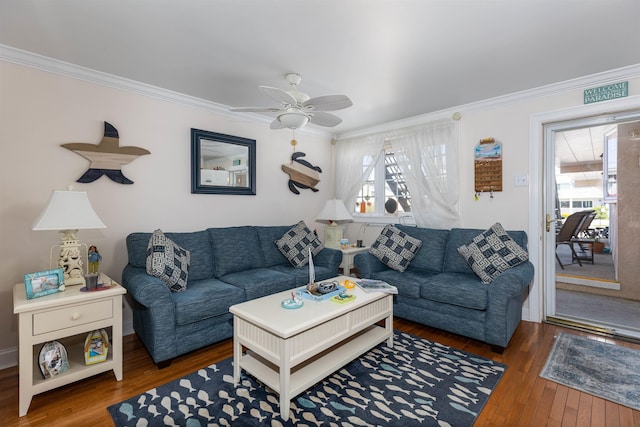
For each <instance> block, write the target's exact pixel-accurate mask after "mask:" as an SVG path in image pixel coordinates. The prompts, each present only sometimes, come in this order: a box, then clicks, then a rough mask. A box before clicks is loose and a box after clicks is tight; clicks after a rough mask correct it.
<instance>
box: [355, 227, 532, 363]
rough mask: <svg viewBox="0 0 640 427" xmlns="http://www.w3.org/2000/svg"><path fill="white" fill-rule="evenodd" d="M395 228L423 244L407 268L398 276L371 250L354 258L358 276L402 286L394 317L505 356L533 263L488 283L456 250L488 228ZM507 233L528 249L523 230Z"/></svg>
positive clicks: (530, 277) (518, 319)
mask: <svg viewBox="0 0 640 427" xmlns="http://www.w3.org/2000/svg"><path fill="white" fill-rule="evenodd" d="M397 228H398V229H400V230H401V231H403V232H405V233H406V234H408V235H409V236H412V237H415V238H417V239H419V240H421V241H422V247H421V248H420V249H419V250H418V251H417V253H416V256H415V258H414V259H413V260H412V261H411V263H410V264H409V267H408V268H407V269H406V270H405V271H404V272H399V271H396V270H392V269H390V268H388V267H387V266H386V265H385V264H383V263H382V262H380V261H379V260H378V258H376V257H375V256H373V255H372V254H370V253H368V252H365V253H360V254H358V255H356V256H355V257H354V265H355V267H356V268H357V269H358V271H359V274H360V277H363V278H370V279H378V280H384V281H386V282H387V283H390V284H392V285H394V286H396V287H397V288H398V295H397V298H394V305H393V314H394V316H397V317H400V318H403V319H408V320H412V321H414V322H418V323H421V324H423V325H427V326H432V327H434V328H438V329H442V330H445V331H448V332H453V333H455V334H459V335H463V336H466V337H469V338H473V339H476V340H479V341H483V342H486V343H488V344H490V345H491V347H492V349H493V350H494V351H496V352H498V353H502V352H503V351H504V349H505V347H507V344H508V343H509V340H510V339H511V336H512V335H513V333H514V331H515V329H516V327H517V326H518V323H519V322H520V320H521V318H522V303H523V301H524V298H525V297H526V294H527V292H528V288H529V285H530V283H531V281H532V280H533V273H534V269H533V264H531V262H530V261H526V262H524V263H522V264H520V265H518V266H516V267H513V268H511V269H509V270H507V271H505V272H503V273H501V274H500V275H499V276H497V277H496V278H495V279H494V280H493V281H492V282H491V283H490V284H484V283H482V281H481V280H480V278H479V277H478V276H477V275H476V274H475V273H474V272H473V270H472V269H471V267H469V265H468V264H467V262H466V260H465V259H464V258H463V257H462V255H460V254H459V253H458V251H457V248H458V247H460V246H462V245H465V244H468V243H469V242H470V241H471V240H472V239H473V238H474V237H476V236H477V235H478V234H480V233H482V232H483V231H484V230H477V229H469V228H454V229H451V230H437V229H431V228H420V227H411V226H403V225H397ZM508 234H509V236H510V237H511V238H512V239H513V240H515V241H516V243H518V244H519V245H520V246H521V247H522V248H523V249H526V248H527V235H526V233H525V232H524V231H508Z"/></svg>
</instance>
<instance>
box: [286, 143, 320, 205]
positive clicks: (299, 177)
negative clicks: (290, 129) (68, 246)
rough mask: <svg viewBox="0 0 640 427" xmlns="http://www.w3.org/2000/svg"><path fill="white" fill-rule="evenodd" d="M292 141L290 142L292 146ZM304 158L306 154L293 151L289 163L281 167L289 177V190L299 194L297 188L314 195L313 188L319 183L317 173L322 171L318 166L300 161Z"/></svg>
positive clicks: (315, 190)
mask: <svg viewBox="0 0 640 427" xmlns="http://www.w3.org/2000/svg"><path fill="white" fill-rule="evenodd" d="M293 141H295V139H294V140H293ZM293 141H291V144H292V145H293ZM294 150H295V149H294ZM304 156H306V154H304V153H302V152H295V151H294V152H293V154H292V155H291V163H289V164H288V165H282V170H283V171H284V172H285V173H286V174H287V175H289V190H291V192H292V193H294V194H300V191H299V190H298V188H302V189H305V190H306V189H310V190H311V191H313V192H314V193H315V192H317V191H318V189H317V188H315V186H316V184H318V183H319V182H320V174H319V173H318V172H320V173H322V169H320V166H313V165H312V164H311V163H309V162H308V161H306V160H303V159H301V157H304ZM296 187H297V188H296Z"/></svg>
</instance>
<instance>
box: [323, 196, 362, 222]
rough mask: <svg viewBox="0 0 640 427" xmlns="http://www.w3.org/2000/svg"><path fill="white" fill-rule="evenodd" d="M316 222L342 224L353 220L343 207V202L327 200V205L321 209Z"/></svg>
mask: <svg viewBox="0 0 640 427" xmlns="http://www.w3.org/2000/svg"><path fill="white" fill-rule="evenodd" d="M316 221H318V222H324V223H331V222H335V223H338V224H341V223H344V222H351V221H353V218H352V217H351V214H349V211H347V208H346V207H345V206H344V202H343V201H342V200H340V199H330V200H327V203H326V204H325V205H324V208H322V211H321V212H320V214H318V217H317V218H316Z"/></svg>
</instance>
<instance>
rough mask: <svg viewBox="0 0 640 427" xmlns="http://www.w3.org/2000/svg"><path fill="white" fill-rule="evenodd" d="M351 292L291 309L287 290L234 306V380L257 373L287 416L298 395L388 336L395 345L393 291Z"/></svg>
mask: <svg viewBox="0 0 640 427" xmlns="http://www.w3.org/2000/svg"><path fill="white" fill-rule="evenodd" d="M347 278H348V277H345V276H340V277H337V278H335V279H332V280H340V281H343V280H345V279H347ZM350 279H351V280H356V279H354V278H350ZM347 291H348V293H351V294H354V295H355V296H356V299H355V300H353V301H351V302H348V303H345V304H338V303H335V302H333V301H330V300H326V301H319V302H318V301H311V300H304V306H302V307H301V308H298V309H293V310H289V309H285V308H282V307H281V305H280V303H281V301H282V300H283V299H286V298H289V297H290V296H291V292H290V291H285V292H280V293H277V294H274V295H269V296H266V297H263V298H258V299H255V300H252V301H247V302H244V303H241V304H237V305H233V306H231V307H230V308H229V311H231V313H233V315H234V319H233V378H234V381H235V384H236V385H237V384H238V382H239V380H240V371H241V369H244V370H245V371H246V372H247V373H249V374H251V375H253V376H254V377H256V378H258V379H259V380H260V381H262V382H263V383H264V384H266V385H267V386H269V387H270V388H271V389H272V390H274V391H275V392H277V393H278V394H279V396H280V416H281V417H282V419H283V420H285V421H286V420H288V419H289V409H290V403H291V399H293V398H294V397H295V396H297V395H298V394H300V393H302V392H303V391H305V390H307V389H308V388H309V387H311V386H312V385H314V384H316V383H317V382H319V381H320V380H322V379H324V378H325V377H327V376H328V375H329V374H331V373H332V372H335V371H336V370H338V369H339V368H341V367H342V366H344V365H346V364H347V363H349V362H350V361H352V360H354V359H355V358H356V357H358V356H360V355H361V354H363V353H365V352H366V351H368V350H370V349H371V348H373V347H375V346H376V345H378V344H380V343H381V342H383V341H384V340H387V345H388V346H389V347H391V346H392V345H393V306H392V304H393V300H392V296H391V295H389V294H385V293H381V292H375V293H366V292H364V291H362V290H361V289H360V288H358V287H357V286H356V287H355V288H353V289H349V290H347ZM379 322H381V323H380V324H378V323H379ZM243 348H245V349H246V350H247V351H246V353H244V352H243Z"/></svg>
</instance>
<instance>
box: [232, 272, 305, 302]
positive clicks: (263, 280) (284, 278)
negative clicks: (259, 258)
mask: <svg viewBox="0 0 640 427" xmlns="http://www.w3.org/2000/svg"><path fill="white" fill-rule="evenodd" d="M220 280H223V281H225V282H227V283H230V284H232V285H234V286H236V287H238V288H241V289H243V290H244V292H245V296H246V298H247V300H251V299H254V298H260V297H263V296H265V295H271V294H274V293H276V292H281V291H285V290H288V289H293V288H295V286H296V282H295V278H294V277H293V276H291V275H289V274H285V273H281V272H279V271H276V270H272V269H270V268H254V269H251V270H245V271H240V272H236V273H231V274H227V275H226V276H223V277H221V278H220Z"/></svg>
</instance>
